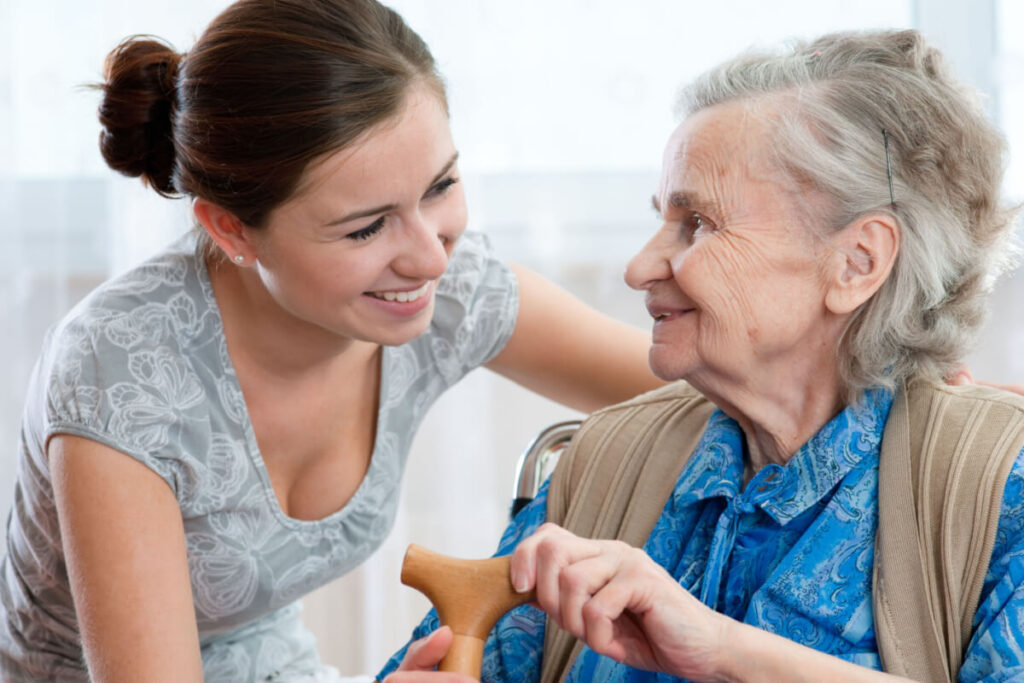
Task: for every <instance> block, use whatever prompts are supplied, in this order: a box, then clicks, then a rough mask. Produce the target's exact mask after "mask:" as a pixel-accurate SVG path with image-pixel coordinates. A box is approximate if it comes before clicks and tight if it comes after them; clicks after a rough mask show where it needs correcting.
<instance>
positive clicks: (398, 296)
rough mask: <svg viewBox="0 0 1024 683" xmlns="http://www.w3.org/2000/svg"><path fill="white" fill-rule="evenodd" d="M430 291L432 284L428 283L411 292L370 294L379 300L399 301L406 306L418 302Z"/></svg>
mask: <svg viewBox="0 0 1024 683" xmlns="http://www.w3.org/2000/svg"><path fill="white" fill-rule="evenodd" d="M429 290H430V283H429V282H426V283H424V284H423V286H422V287H420V288H419V289H414V290H412V291H411V292H370V295H371V296H374V297H377V298H378V299H384V300H385V301H397V302H399V303H402V304H404V303H408V302H410V301H416V299H419V298H420V297H421V296H423V295H424V294H426V293H427V292H428V291H429Z"/></svg>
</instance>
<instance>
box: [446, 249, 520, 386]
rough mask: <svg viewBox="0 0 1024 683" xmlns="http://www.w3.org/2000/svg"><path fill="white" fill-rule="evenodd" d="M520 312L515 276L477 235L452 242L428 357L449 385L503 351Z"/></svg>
mask: <svg viewBox="0 0 1024 683" xmlns="http://www.w3.org/2000/svg"><path fill="white" fill-rule="evenodd" d="M518 312H519V287H518V284H517V281H516V277H515V274H514V273H513V272H512V270H511V269H510V268H509V267H508V265H506V264H505V263H502V262H501V261H499V260H497V259H496V258H495V257H494V254H493V253H492V251H491V246H490V242H489V241H488V239H487V237H486V236H485V235H483V234H480V233H472V232H470V233H466V234H465V235H463V237H462V238H461V239H460V240H459V242H458V243H457V244H456V247H455V251H454V252H453V253H452V256H451V259H450V261H449V264H448V270H447V271H446V272H445V274H444V275H443V276H442V277H441V280H440V282H439V283H438V286H437V298H436V303H435V306H434V317H433V320H432V321H431V334H430V338H429V343H430V349H429V353H430V354H431V356H432V357H433V359H434V361H435V363H436V365H437V367H438V368H440V370H441V374H442V376H443V377H444V380H445V384H446V385H448V386H451V385H452V384H454V383H455V382H456V381H458V380H459V379H461V378H462V377H463V376H464V375H465V374H466V373H467V372H469V371H470V370H472V369H473V368H476V367H478V366H480V365H483V364H484V363H486V362H488V361H490V360H491V359H493V358H494V357H495V356H496V355H498V353H500V352H501V350H502V349H503V348H505V344H507V343H508V340H509V338H510V337H511V336H512V332H513V330H514V329H515V325H516V316H517V314H518Z"/></svg>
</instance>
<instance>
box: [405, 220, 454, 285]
mask: <svg viewBox="0 0 1024 683" xmlns="http://www.w3.org/2000/svg"><path fill="white" fill-rule="evenodd" d="M406 240H407V242H406V244H405V245H404V248H403V249H402V253H401V255H400V256H399V258H398V259H396V260H395V270H396V271H398V272H399V273H401V274H402V275H405V276H407V277H410V278H416V279H423V280H436V279H437V278H439V277H441V275H442V274H444V271H445V270H446V269H447V268H448V256H449V254H450V253H451V244H453V243H454V240H453V239H452V238H451V237H450V236H449V235H448V233H447V232H446V231H445V230H444V229H443V228H441V227H439V226H438V225H436V224H435V223H433V222H431V221H429V220H424V218H423V217H422V216H417V217H416V218H415V219H414V222H412V223H410V225H409V230H408V231H407V237H406Z"/></svg>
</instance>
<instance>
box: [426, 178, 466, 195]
mask: <svg viewBox="0 0 1024 683" xmlns="http://www.w3.org/2000/svg"><path fill="white" fill-rule="evenodd" d="M457 182H459V179H458V178H453V177H451V176H448V177H447V178H445V179H444V180H441V181H439V182H438V183H437V184H436V185H434V186H433V187H431V188H430V189H429V190H427V196H428V197H437V196H440V195H443V194H445V193H446V192H448V190H450V189H451V188H452V185H454V184H455V183H457Z"/></svg>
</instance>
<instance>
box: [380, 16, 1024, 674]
mask: <svg viewBox="0 0 1024 683" xmlns="http://www.w3.org/2000/svg"><path fill="white" fill-rule="evenodd" d="M683 111H684V114H685V116H684V120H683V122H682V124H681V125H680V126H679V127H678V129H677V130H676V131H675V132H674V133H673V135H672V137H671V138H670V140H669V142H668V146H667V148H666V150H665V155H664V166H663V172H662V176H661V181H660V183H659V186H658V188H657V191H656V192H655V194H654V208H655V210H656V211H657V212H658V213H659V215H660V218H661V221H662V227H661V229H660V230H659V231H658V232H657V233H656V234H655V236H654V237H653V238H652V239H651V241H650V242H649V243H648V244H647V245H646V246H645V247H644V248H643V250H642V251H641V252H640V253H639V254H638V255H637V256H636V257H635V258H634V259H633V261H632V262H631V263H630V265H629V268H628V271H627V274H626V279H627V281H628V283H629V284H630V286H632V287H634V288H636V289H640V290H643V291H645V292H646V295H647V308H648V310H649V311H650V314H651V316H652V318H653V319H654V328H653V339H652V347H651V350H650V363H651V366H652V367H653V368H654V370H655V372H656V373H657V374H658V375H659V376H661V377H663V378H666V379H684V380H686V382H687V383H688V384H689V386H687V385H686V384H683V383H677V384H675V385H672V386H670V387H668V388H666V389H662V390H658V391H655V392H653V393H650V394H647V395H645V396H643V397H640V398H639V399H636V400H634V401H631V402H629V403H626V404H623V405H620V406H617V407H613V408H611V409H607V410H605V411H602V412H600V413H598V414H596V415H595V416H593V417H592V418H591V419H590V420H589V421H588V422H587V423H586V424H585V425H584V426H583V428H582V430H581V431H580V433H579V434H578V435H577V436H576V438H575V439H574V444H573V447H572V448H571V449H570V451H569V452H568V454H567V456H566V457H565V458H563V461H562V462H560V463H559V467H558V470H557V471H556V474H555V475H554V477H553V479H552V481H551V482H549V485H546V486H545V488H544V489H542V492H541V495H540V496H539V497H538V498H537V500H535V501H534V503H532V505H531V506H530V507H528V508H527V509H526V510H524V512H523V513H521V514H520V515H519V516H518V517H517V519H516V520H515V521H514V523H513V524H512V526H511V528H510V529H509V530H508V531H507V532H506V534H505V537H504V538H503V540H502V544H501V551H500V552H505V553H507V552H512V551H513V549H514V555H513V558H512V563H511V567H512V569H511V580H512V583H513V585H514V586H515V587H516V588H517V590H528V589H531V588H534V587H535V588H536V590H537V603H538V604H539V607H540V608H541V609H537V607H535V606H524V607H522V608H518V609H516V610H514V611H513V612H511V613H509V614H508V615H506V617H505V618H504V619H502V620H501V621H500V622H499V624H498V626H497V628H496V629H495V630H494V632H493V633H492V636H491V638H490V640H489V642H488V646H487V651H486V654H485V659H484V671H483V678H484V680H508V681H529V680H543V681H554V680H561V679H563V677H564V680H568V681H597V680H600V681H641V680H643V681H646V680H651V681H653V680H665V679H666V677H665V676H664V674H668V676H669V677H674V678H682V679H690V680H753V679H757V680H814V681H822V680H851V681H852V680H873V679H875V678H882V677H886V674H882V673H879V671H880V670H884V671H886V672H889V673H895V674H902V675H904V676H912V677H915V678H918V679H926V680H949V679H956V678H959V680H971V681H973V680H982V679H984V680H1010V679H1013V680H1020V679H1019V678H1018V677H1020V676H1024V631H1022V628H1021V625H1022V624H1024V457H1022V456H1021V448H1022V446H1024V402H1022V401H1021V400H1020V398H1019V397H1014V396H1011V395H1009V394H1004V393H1002V392H999V391H996V390H990V389H984V388H980V387H968V388H953V387H946V386H944V385H943V384H942V378H943V377H944V376H947V375H948V374H949V372H950V371H951V369H952V368H953V367H955V364H956V362H957V360H958V359H960V358H962V356H963V354H964V353H965V351H966V350H967V348H968V345H969V344H970V342H971V340H972V339H973V338H974V337H975V334H976V332H977V330H978V328H979V325H980V323H981V320H982V317H983V315H982V313H983V306H984V293H985V287H986V284H987V283H988V282H989V281H990V279H991V277H992V276H993V274H994V273H995V271H996V270H998V267H999V265H1000V264H999V263H998V261H999V257H1000V254H1002V253H1005V246H1004V242H1005V238H1006V237H1007V235H1008V233H1009V231H1010V218H1011V216H1010V215H1009V213H1008V212H1006V211H1004V210H1002V209H1000V208H999V206H998V202H997V197H998V193H999V187H1000V178H1001V169H1002V159H1001V152H1002V145H1001V141H1000V137H999V135H998V134H997V133H996V132H995V131H994V130H993V128H992V126H990V125H989V124H988V123H987V122H986V120H985V118H984V116H983V115H982V113H981V111H980V110H979V109H978V108H977V107H976V106H975V105H974V104H973V103H972V101H971V99H970V98H969V97H968V96H967V94H966V93H965V92H964V91H963V90H962V89H961V88H960V87H958V86H957V85H956V84H955V83H953V82H952V81H951V80H950V78H949V76H948V74H947V72H946V71H945V69H944V68H943V67H942V64H941V60H940V56H939V54H938V53H937V52H936V51H935V50H934V49H932V48H930V47H928V46H927V45H926V44H925V43H924V41H923V40H922V39H921V37H920V36H919V35H918V34H917V33H915V32H911V31H907V32H876V33H853V34H837V35H830V36H826V37H823V38H821V39H819V40H817V41H815V42H813V43H811V44H804V45H799V46H797V47H796V49H795V50H794V51H793V52H791V53H788V54H784V55H762V54H748V55H744V56H741V57H739V58H738V59H735V60H733V61H731V62H729V63H726V64H724V65H722V66H720V67H718V68H716V69H714V70H713V71H711V72H710V73H708V74H707V75H705V76H704V77H702V78H701V79H699V80H698V81H697V82H696V83H695V84H693V85H692V86H690V87H689V88H688V89H687V90H686V91H685V96H684V100H683ZM691 387H692V388H691ZM694 389H696V390H699V392H700V393H699V394H698V393H697V391H694ZM545 519H546V520H547V521H549V522H550V521H555V522H558V523H560V524H561V525H562V526H555V525H554V524H545V525H543V526H541V524H542V522H544V521H545ZM538 527H540V528H539V530H538ZM562 527H565V528H567V529H569V530H568V531H567V530H566V529H565V528H562ZM534 532H536V533H534ZM571 532H575V533H571ZM584 537H590V538H602V539H616V538H618V539H622V540H625V541H627V542H631V543H634V544H636V545H642V546H643V551H642V552H641V551H640V550H637V549H635V548H633V547H631V546H629V545H627V544H625V543H622V542H620V541H614V540H600V541H597V540H589V539H588V538H584ZM541 610H543V611H541ZM545 613H546V615H545ZM435 627H436V619H435V618H434V617H433V616H430V617H428V619H427V620H426V621H425V622H424V624H423V626H421V628H420V629H419V631H418V635H420V636H422V635H424V634H425V633H426V632H429V631H430V630H432V629H433V628H435ZM449 640H450V635H449V633H448V631H447V630H446V629H445V630H441V631H439V632H438V633H437V634H436V635H435V636H433V637H431V638H430V639H428V640H426V641H423V642H419V643H417V644H416V645H415V647H414V648H413V649H411V650H410V651H409V653H408V654H407V656H406V659H405V662H404V664H403V667H402V668H403V669H415V668H417V667H419V668H421V669H422V668H429V666H430V665H432V664H434V663H436V661H437V659H438V657H439V655H440V654H443V652H444V650H445V649H446V648H447V643H448V641H449ZM542 655H543V656H542ZM398 659H399V658H398V657H396V659H395V660H393V661H392V663H391V664H389V666H388V667H387V668H386V669H385V671H384V672H383V673H388V672H390V671H391V669H392V668H394V666H395V665H396V664H397V661H398ZM647 672H662V675H659V674H655V673H647ZM425 675H427V674H424V673H405V672H404V671H401V672H398V673H395V674H393V678H394V680H396V681H397V680H401V679H402V678H404V677H406V676H408V677H410V678H413V677H416V676H425ZM382 678H383V676H382ZM389 680H391V678H390V677H389Z"/></svg>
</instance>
